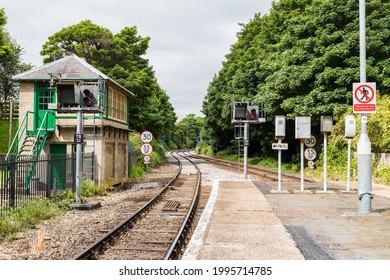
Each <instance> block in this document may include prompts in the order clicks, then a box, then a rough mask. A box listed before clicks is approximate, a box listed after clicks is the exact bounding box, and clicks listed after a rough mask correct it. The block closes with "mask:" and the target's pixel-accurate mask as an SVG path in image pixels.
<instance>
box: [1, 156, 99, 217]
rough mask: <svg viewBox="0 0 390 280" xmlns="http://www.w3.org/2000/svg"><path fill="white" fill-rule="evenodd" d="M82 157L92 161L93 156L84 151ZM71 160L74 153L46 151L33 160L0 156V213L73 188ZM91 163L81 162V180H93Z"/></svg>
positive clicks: (73, 161) (73, 162) (72, 164)
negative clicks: (84, 163) (27, 177)
mask: <svg viewBox="0 0 390 280" xmlns="http://www.w3.org/2000/svg"><path fill="white" fill-rule="evenodd" d="M84 159H87V160H90V161H93V160H94V155H93V154H92V153H90V154H84ZM75 161H76V157H75V155H74V154H72V155H65V154H64V155H51V154H49V155H44V156H40V157H38V158H36V159H31V157H30V156H16V155H11V156H9V157H8V158H7V159H6V158H5V157H3V158H0V216H1V215H2V214H4V213H6V212H7V211H9V210H11V209H14V208H17V207H18V206H20V205H22V204H24V203H27V202H29V201H32V200H34V199H37V198H50V196H51V195H52V193H53V192H55V191H57V190H65V189H71V190H73V191H74V190H75V177H74V174H75V172H74V169H75ZM31 164H34V165H35V169H34V172H33V174H32V175H31V178H30V182H29V186H28V187H26V171H27V170H30V168H31V167H30V166H31ZM94 166H95V165H94V164H91V165H84V168H83V179H90V180H93V174H94ZM90 169H92V170H90Z"/></svg>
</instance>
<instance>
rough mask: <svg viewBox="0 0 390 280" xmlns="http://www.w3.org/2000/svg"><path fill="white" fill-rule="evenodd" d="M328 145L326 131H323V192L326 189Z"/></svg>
mask: <svg viewBox="0 0 390 280" xmlns="http://www.w3.org/2000/svg"><path fill="white" fill-rule="evenodd" d="M327 147H328V133H327V132H324V192H326V191H327V169H328V165H327V157H326V150H327Z"/></svg>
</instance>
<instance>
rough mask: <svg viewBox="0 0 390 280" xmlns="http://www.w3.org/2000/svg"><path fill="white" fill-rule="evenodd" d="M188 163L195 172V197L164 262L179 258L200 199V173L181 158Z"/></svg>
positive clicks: (198, 169)
mask: <svg viewBox="0 0 390 280" xmlns="http://www.w3.org/2000/svg"><path fill="white" fill-rule="evenodd" d="M182 157H183V158H185V159H186V160H188V161H189V162H191V163H192V164H193V165H194V167H195V168H196V170H197V183H196V190H195V195H194V198H193V199H192V203H191V206H190V208H189V210H188V212H187V215H186V217H185V218H184V220H183V223H182V225H181V227H180V229H179V231H178V232H177V234H176V237H175V239H174V240H173V242H172V244H171V246H170V247H169V249H168V252H167V253H166V255H165V257H164V260H174V259H178V258H179V256H180V253H181V251H182V249H183V247H184V246H185V243H186V239H187V237H188V234H189V232H190V230H191V226H192V223H193V221H194V217H195V214H196V210H197V207H198V203H199V198H200V183H201V172H200V168H199V166H197V165H196V164H195V163H194V162H193V161H192V160H191V159H189V158H188V157H186V156H182Z"/></svg>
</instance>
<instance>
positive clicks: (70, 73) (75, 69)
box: [12, 54, 134, 97]
mask: <svg viewBox="0 0 390 280" xmlns="http://www.w3.org/2000/svg"><path fill="white" fill-rule="evenodd" d="M49 73H50V74H53V75H54V76H55V77H57V78H58V77H59V74H61V80H62V81H96V80H98V79H103V80H105V81H106V83H107V84H109V85H111V86H112V87H114V88H117V89H118V90H120V91H121V92H125V93H126V94H127V95H128V96H129V97H134V94H133V93H132V92H131V91H129V90H127V89H126V88H124V87H123V86H121V85H120V84H118V83H117V82H115V81H114V80H113V79H111V78H110V77H108V76H107V75H105V74H103V73H102V72H101V71H99V70H97V69H96V68H95V67H93V66H92V65H90V64H89V63H87V62H86V61H85V60H84V59H83V58H80V57H78V56H77V55H75V54H72V55H69V56H66V57H64V58H61V59H58V60H55V61H53V62H50V63H47V64H44V65H42V66H39V67H36V68H33V69H31V70H29V71H26V72H23V73H20V74H17V75H15V76H13V77H12V79H13V80H14V81H15V82H25V81H46V80H47V81H49V80H50V78H51V76H50V74H49Z"/></svg>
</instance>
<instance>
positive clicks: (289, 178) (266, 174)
mask: <svg viewBox="0 0 390 280" xmlns="http://www.w3.org/2000/svg"><path fill="white" fill-rule="evenodd" d="M185 154H186V155H187V156H191V157H193V158H196V159H201V160H204V161H206V162H210V163H213V164H216V165H220V166H224V167H226V168H228V169H230V170H234V171H237V162H234V161H231V160H225V159H219V158H212V157H208V156H202V155H197V154H194V153H192V152H186V153H185ZM242 166H243V165H242V164H241V163H240V164H239V167H238V168H242V169H243V167H242ZM248 173H250V174H253V175H256V176H258V177H259V178H261V179H262V180H264V181H268V182H269V181H271V182H276V181H278V172H277V171H276V170H272V169H269V168H264V167H261V166H258V165H248ZM304 180H305V181H306V182H313V180H311V179H306V178H305V179H304ZM282 181H284V182H298V181H300V177H299V176H297V175H295V174H289V173H286V172H282Z"/></svg>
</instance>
